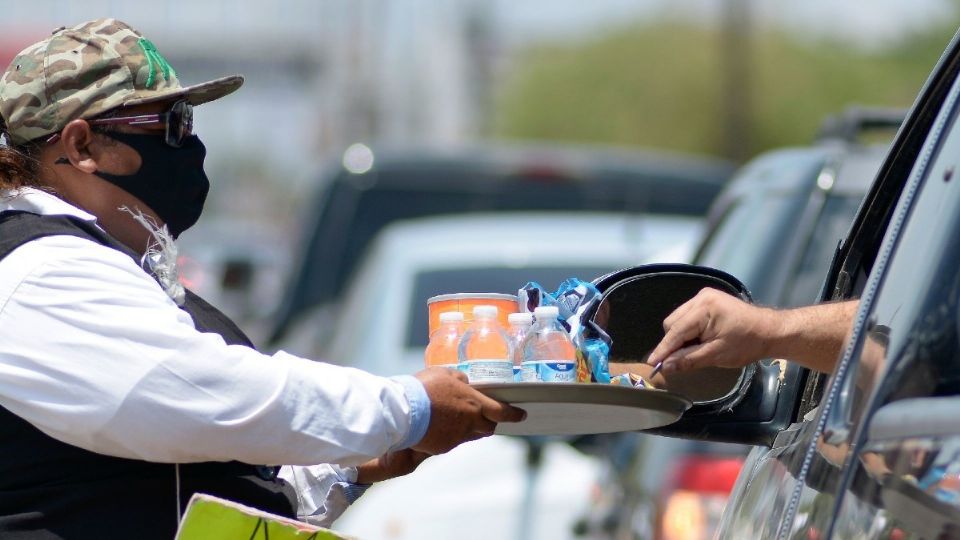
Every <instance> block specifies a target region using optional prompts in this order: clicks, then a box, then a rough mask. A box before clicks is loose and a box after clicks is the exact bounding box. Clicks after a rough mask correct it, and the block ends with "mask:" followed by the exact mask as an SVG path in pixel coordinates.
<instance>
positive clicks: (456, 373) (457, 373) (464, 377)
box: [450, 369, 470, 383]
mask: <svg viewBox="0 0 960 540" xmlns="http://www.w3.org/2000/svg"><path fill="white" fill-rule="evenodd" d="M450 371H452V372H453V375H454V376H455V377H456V378H457V379H459V380H460V382H462V383H469V382H470V379H468V378H467V374H466V373H464V372H462V371H460V370H458V369H451V370H450Z"/></svg>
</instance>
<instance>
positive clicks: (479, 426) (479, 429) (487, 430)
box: [473, 417, 497, 435]
mask: <svg viewBox="0 0 960 540" xmlns="http://www.w3.org/2000/svg"><path fill="white" fill-rule="evenodd" d="M495 429H497V423H496V422H494V421H492V420H490V419H488V418H482V417H481V418H479V419H477V421H476V422H474V424H473V431H474V432H476V433H482V434H485V435H493V431H494V430H495Z"/></svg>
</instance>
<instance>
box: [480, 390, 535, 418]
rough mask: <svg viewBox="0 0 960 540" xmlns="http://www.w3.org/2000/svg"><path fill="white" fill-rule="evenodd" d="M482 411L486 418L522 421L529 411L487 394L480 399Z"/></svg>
mask: <svg viewBox="0 0 960 540" xmlns="http://www.w3.org/2000/svg"><path fill="white" fill-rule="evenodd" d="M480 412H481V413H482V414H483V416H484V418H487V419H489V420H492V421H494V422H520V421H522V420H523V419H524V418H526V417H527V412H526V411H524V410H523V409H518V408H516V407H514V406H512V405H508V404H506V403H502V402H500V401H497V400H495V399H493V398H490V397H487V396H483V397H482V399H481V400H480Z"/></svg>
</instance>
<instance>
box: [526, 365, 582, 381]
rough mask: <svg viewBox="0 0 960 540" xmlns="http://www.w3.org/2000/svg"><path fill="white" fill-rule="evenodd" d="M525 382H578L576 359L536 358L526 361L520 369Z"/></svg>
mask: <svg viewBox="0 0 960 540" xmlns="http://www.w3.org/2000/svg"><path fill="white" fill-rule="evenodd" d="M520 380H521V381H523V382H577V363H576V361H574V360H534V361H530V362H524V363H523V366H522V367H521V370H520Z"/></svg>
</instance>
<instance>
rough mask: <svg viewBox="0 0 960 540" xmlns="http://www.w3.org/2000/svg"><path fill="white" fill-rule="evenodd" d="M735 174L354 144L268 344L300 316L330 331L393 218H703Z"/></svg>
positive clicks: (712, 167)
mask: <svg viewBox="0 0 960 540" xmlns="http://www.w3.org/2000/svg"><path fill="white" fill-rule="evenodd" d="M346 158H349V159H346ZM732 172H733V166H732V165H731V164H730V163H728V162H726V161H723V160H718V159H712V158H703V157H695V156H688V155H681V154H670V153H666V152H644V151H639V150H627V149H618V148H609V147H589V146H559V145H538V144H525V145H519V144H512V145H507V144H499V145H497V144H477V145H472V146H466V147H460V148H456V149H444V150H437V149H403V150H390V149H378V150H376V151H374V150H373V149H370V148H367V147H362V146H361V147H354V148H352V149H351V151H350V152H348V155H347V156H345V165H344V167H342V168H337V169H335V170H334V171H333V172H332V173H331V174H330V175H328V176H327V177H325V178H324V179H323V181H322V184H321V185H322V189H320V191H319V193H318V195H317V198H316V200H315V202H314V203H312V204H311V205H310V207H309V212H308V216H307V219H305V220H304V223H305V226H304V229H303V231H302V233H301V247H300V248H299V249H298V250H297V251H296V256H295V257H294V261H293V269H292V271H291V273H290V278H289V280H288V284H287V286H286V290H285V293H284V294H283V300H282V302H281V304H280V306H279V309H278V310H277V312H276V314H275V317H274V322H273V325H272V330H271V331H270V338H269V340H268V342H269V345H270V347H272V348H279V347H286V346H287V343H288V342H289V339H288V336H289V334H290V333H295V332H297V331H298V330H299V328H300V327H302V325H303V324H306V323H305V322H304V319H309V321H310V323H309V324H315V323H316V322H317V321H318V320H320V319H322V320H323V321H324V322H323V324H322V325H321V326H322V327H324V328H328V329H329V328H332V326H333V324H332V323H333V322H334V321H335V320H336V317H335V316H334V313H335V312H336V310H337V308H336V307H335V306H336V305H337V303H338V302H339V301H340V300H342V295H343V293H344V291H345V290H346V288H347V285H348V284H349V282H350V279H351V278H352V276H353V274H354V272H355V270H356V267H357V265H358V263H359V261H360V260H361V259H362V258H363V256H364V254H365V253H366V250H367V248H368V247H369V244H370V242H371V241H372V240H373V239H374V238H375V237H376V235H377V233H379V232H380V231H381V230H382V229H383V228H384V227H386V226H387V225H389V224H391V223H393V222H395V221H399V220H404V219H414V218H418V217H427V216H434V215H455V214H461V213H489V212H519V211H546V212H550V211H562V212H571V213H578V212H588V213H589V212H620V213H630V214H636V215H645V214H658V215H675V216H696V217H702V216H703V215H704V214H705V213H706V211H707V209H708V208H709V206H710V203H711V201H713V199H714V197H715V196H716V195H717V193H719V192H720V189H721V188H722V187H723V185H724V184H725V182H726V181H727V179H728V178H729V177H730V174H731V173H732Z"/></svg>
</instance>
